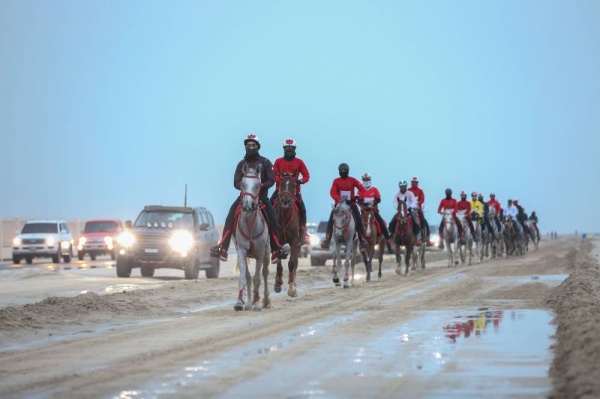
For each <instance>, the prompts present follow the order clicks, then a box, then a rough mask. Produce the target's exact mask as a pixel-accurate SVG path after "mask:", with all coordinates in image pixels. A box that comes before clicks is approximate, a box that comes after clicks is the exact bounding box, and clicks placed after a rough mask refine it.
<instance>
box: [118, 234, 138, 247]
mask: <svg viewBox="0 0 600 399" xmlns="http://www.w3.org/2000/svg"><path fill="white" fill-rule="evenodd" d="M117 242H118V243H119V245H120V246H122V247H124V248H130V247H131V246H132V245H133V244H135V236H134V235H133V234H131V233H130V232H129V231H124V232H123V233H121V235H119V238H117Z"/></svg>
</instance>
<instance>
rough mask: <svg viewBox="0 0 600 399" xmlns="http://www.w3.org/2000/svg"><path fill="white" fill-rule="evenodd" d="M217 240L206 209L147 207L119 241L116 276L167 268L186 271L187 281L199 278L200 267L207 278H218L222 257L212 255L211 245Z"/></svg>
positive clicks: (148, 275) (151, 273) (211, 219)
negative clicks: (134, 269) (217, 257)
mask: <svg viewBox="0 0 600 399" xmlns="http://www.w3.org/2000/svg"><path fill="white" fill-rule="evenodd" d="M126 224H127V225H130V224H131V222H127V223H126ZM218 240H219V234H218V232H217V229H216V226H215V223H214V220H213V217H212V214H211V213H210V212H209V211H208V210H207V209H206V208H203V207H198V208H190V207H184V206H158V205H152V206H146V207H144V209H143V210H142V211H141V212H140V214H139V215H138V217H137V219H136V220H135V223H133V225H132V226H131V227H130V228H128V229H127V230H126V231H125V232H123V233H122V234H121V235H120V236H119V238H118V240H117V243H118V252H117V276H119V277H129V276H130V275H131V269H133V268H136V267H139V268H140V272H141V274H142V276H144V277H152V276H154V271H155V270H156V269H161V268H167V269H180V270H183V271H184V272H185V278H186V279H188V280H191V279H197V278H198V275H199V272H200V270H201V269H204V271H205V273H206V277H207V278H217V277H219V267H220V265H219V259H216V258H212V257H210V255H209V248H210V247H212V246H214V245H217V242H218Z"/></svg>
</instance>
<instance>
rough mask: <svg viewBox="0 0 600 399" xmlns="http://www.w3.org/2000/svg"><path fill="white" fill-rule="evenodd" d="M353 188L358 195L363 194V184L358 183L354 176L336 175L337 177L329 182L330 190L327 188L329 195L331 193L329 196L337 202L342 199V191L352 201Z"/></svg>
mask: <svg viewBox="0 0 600 399" xmlns="http://www.w3.org/2000/svg"><path fill="white" fill-rule="evenodd" d="M354 189H356V190H357V191H358V195H361V194H363V193H364V191H365V188H364V187H363V185H362V184H360V182H359V181H358V180H356V179H355V178H354V177H350V176H348V177H346V178H343V177H338V178H337V179H334V180H333V183H332V184H331V190H329V195H331V198H333V200H334V201H335V203H336V204H337V203H338V202H340V201H341V200H342V192H343V191H345V192H346V193H345V194H347V195H349V196H350V198H348V199H349V200H351V201H354ZM363 195H364V194H363Z"/></svg>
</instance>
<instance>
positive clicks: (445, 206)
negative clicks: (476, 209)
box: [438, 188, 462, 249]
mask: <svg viewBox="0 0 600 399" xmlns="http://www.w3.org/2000/svg"><path fill="white" fill-rule="evenodd" d="M456 204H457V202H456V200H455V199H454V198H452V190H451V189H449V188H447V189H446V198H444V199H442V200H441V201H440V205H439V206H438V213H439V214H440V215H443V214H444V211H452V218H453V219H454V223H455V224H456V227H457V228H458V235H459V236H460V234H461V232H462V226H461V224H460V223H459V222H458V220H457V218H456V212H457V211H458V208H457V206H456ZM438 231H439V232H440V243H439V244H438V248H441V249H444V237H443V235H444V218H443V217H442V221H441V223H440V227H439V229H438Z"/></svg>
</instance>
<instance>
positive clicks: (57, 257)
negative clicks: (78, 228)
mask: <svg viewBox="0 0 600 399" xmlns="http://www.w3.org/2000/svg"><path fill="white" fill-rule="evenodd" d="M52 263H60V247H59V248H58V250H56V253H55V254H54V255H52Z"/></svg>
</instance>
